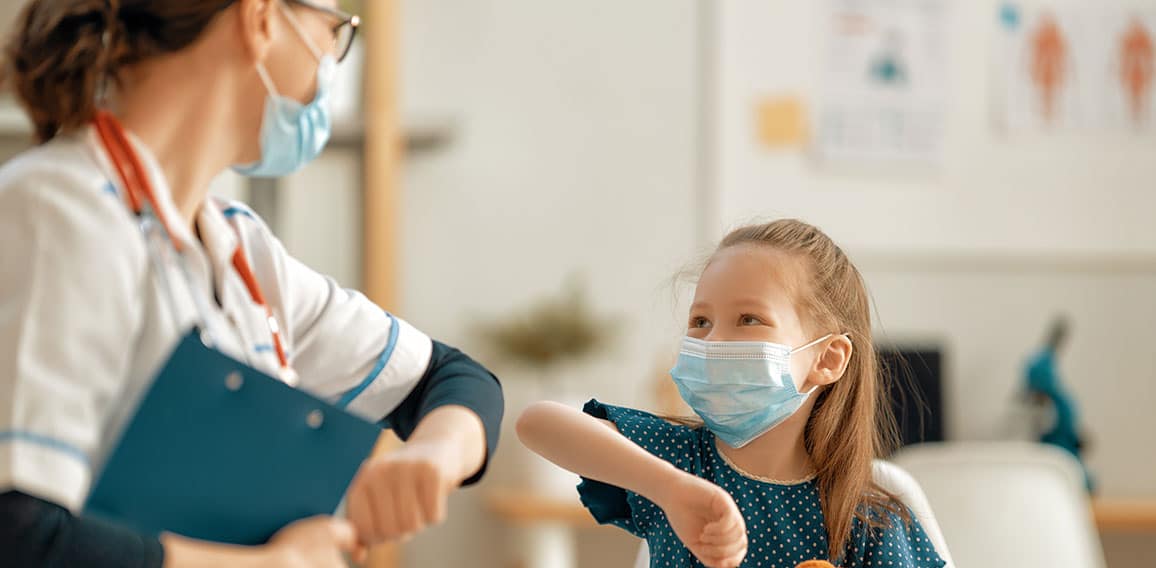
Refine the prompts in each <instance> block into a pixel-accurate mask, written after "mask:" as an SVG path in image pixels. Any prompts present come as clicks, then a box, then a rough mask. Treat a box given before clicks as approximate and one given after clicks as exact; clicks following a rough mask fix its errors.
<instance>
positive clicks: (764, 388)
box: [670, 334, 832, 448]
mask: <svg viewBox="0 0 1156 568" xmlns="http://www.w3.org/2000/svg"><path fill="white" fill-rule="evenodd" d="M831 335H832V334H827V335H825V336H823V337H820V338H819V339H816V340H815V341H812V342H810V343H808V344H806V345H803V346H802V347H799V348H796V349H791V348H790V347H788V346H786V345H780V344H778V343H767V342H762V341H704V340H702V339H696V338H693V337H686V338H684V339H683V340H682V348H681V349H680V350H679V354H678V362H677V363H675V365H674V368H673V369H671V371H670V376H671V377H672V378H673V379H674V383H675V384H676V385H677V386H678V391H679V393H681V394H682V399H683V400H685V401H686V403H687V404H689V405H690V407H691V408H692V409H693V410H694V412H695V413H696V414H698V415H699V417H700V418H702V420H703V422H704V423H706V427H707V428H710V431H711V432H713V433H714V435H715V436H718V437H719V439H721V440H722V441H724V442H726V443H727V444H728V445H729V446H731V447H733V448H741V447H743V446H745V445H747V444H749V443H750V442H751V441H752V440H754V439H755V438H758V437H759V436H761V435H763V434H765V433H767V432H769V431H770V430H771V429H773V428H774V427H775V426H778V425H779V424H782V423H783V421H785V420H786V419H787V418H790V417H791V415H793V414H794V413H795V412H797V411H798V410H799V407H801V406H802V405H803V403H804V402H805V401H806V400H807V397H809V396H811V393H813V392H815V388H817V387H814V388H811V389H810V390H808V391H807V392H805V393H800V392H799V391H798V389H797V388H796V387H795V380H794V379H793V378H792V377H791V355H793V354H795V353H798V352H800V351H802V350H804V349H808V348H810V347H813V346H815V345H818V344H819V343H822V342H823V341H825V340H826V339H827V338H829V337H831Z"/></svg>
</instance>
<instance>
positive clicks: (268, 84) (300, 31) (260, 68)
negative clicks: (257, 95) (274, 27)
mask: <svg viewBox="0 0 1156 568" xmlns="http://www.w3.org/2000/svg"><path fill="white" fill-rule="evenodd" d="M278 5H279V6H280V7H281V12H282V13H284V14H285V19H286V20H288V21H289V27H291V28H293V31H294V32H295V33H296V34H297V37H299V38H301V42H302V43H304V44H305V48H306V49H308V50H309V53H312V54H313V57H315V58H317V61H318V63H320V62H321V60H322V59H324V58H325V54H324V53H322V52H321V50H320V49H318V48H317V46H316V45H314V44H313V40H311V39H309V35H308V34H306V33H305V29H304V28H303V27H302V26H301V22H299V21H297V16H294V15H293V11H292V10H290V9H289V8H288V7H287V6H285V4H284V3H278ZM257 75H259V76H260V77H261V82H262V83H264V84H265V89H266V90H267V91H269V94H270V95H273V96H274V97H280V96H281V93H280V92H279V91H278V90H277V86H276V85H274V84H273V78H272V77H270V76H269V70H268V69H266V68H265V62H263V61H260V62H258V63H257Z"/></svg>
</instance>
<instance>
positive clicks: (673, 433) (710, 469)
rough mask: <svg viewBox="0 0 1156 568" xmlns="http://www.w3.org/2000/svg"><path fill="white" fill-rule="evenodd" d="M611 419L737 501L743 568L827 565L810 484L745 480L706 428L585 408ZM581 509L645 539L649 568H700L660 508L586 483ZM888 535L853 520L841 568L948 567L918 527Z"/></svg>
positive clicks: (903, 526) (892, 529)
mask: <svg viewBox="0 0 1156 568" xmlns="http://www.w3.org/2000/svg"><path fill="white" fill-rule="evenodd" d="M584 410H585V412H586V413H587V414H590V415H592V416H595V417H597V418H602V419H605V420H609V421H611V422H613V423H614V424H616V425H617V426H618V430H619V431H620V432H622V434H623V435H624V436H626V437H627V438H628V439H630V440H631V441H633V442H634V443H636V444H638V445H640V446H642V447H643V448H645V449H646V450H647V451H648V452H650V453H652V454H654V455H656V456H658V457H660V458H662V459H664V460H666V461H668V462H670V463H672V464H674V465H675V466H676V467H678V468H679V469H681V470H683V471H686V472H688V473H691V474H694V475H697V476H699V477H701V478H703V479H708V480H710V481H711V482H713V483H715V484H716V485H718V486H720V487H722V488H723V489H726V490H727V491H728V492H730V494H731V496H732V497H734V500H735V502H736V503H737V504H738V506H739V509H740V510H741V511H742V513H743V518H744V519H745V520H746V523H747V532H748V540H749V547H748V550H747V557H746V559H745V560H744V561H743V564H742V568H794V567H795V566H796V565H797V564H799V563H801V562H804V561H807V560H828V561H832V560H831V559H830V558H828V551H827V530H826V527H825V525H824V524H823V511H822V509H821V508H820V506H819V490H818V487H817V486H816V484H815V482H814V481H813V480H807V481H801V482H798V483H796V484H793V485H784V484H779V483H774V482H771V481H767V480H759V479H755V478H753V477H748V476H746V475H744V474H742V473H740V472H739V471H736V469H735V468H734V467H733V466H731V465H730V464H729V463H728V461H727V460H726V459H725V458H724V457H723V455H722V454H720V453H719V452H718V449H717V447H716V446H715V439H714V435H713V434H711V432H710V430H708V429H706V428H690V427H686V426H679V425H676V424H671V423H670V422H667V421H666V420H663V419H661V418H659V417H657V416H655V415H653V414H649V413H646V412H642V411H640V410H633V409H629V408H621V407H616V406H610V405H606V404H602V403H600V402H598V401H596V400H591V401H590V402H588V403H587V404H586V406H585V408H584ZM578 493H579V495H580V496H581V498H582V503H583V504H584V505H585V506H586V508H587V509H588V510H589V511H590V513H591V514H592V515H593V516H594V518H595V519H596V520H597V521H598V522H599V523H602V524H612V525H615V526H618V527H621V528H623V529H626V530H627V531H629V532H630V533H631V534H634V535H635V536H637V537H639V538H643V539H646V541H647V544H648V545H649V547H650V558H651V560H650V565H651V567H652V568H667V567H684V566H702V564H701V563H700V562H698V561H697V560H696V559H695V557H694V555H693V554H691V552H690V550H688V549H687V548H686V547H685V546H683V545H682V542H681V541H679V539H678V537H677V536H675V534H674V531H673V530H672V529H671V528H670V524H669V523H667V522H666V515H665V514H664V513H663V511H662V509H659V508H658V506H657V505H655V504H654V503H652V502H650V501H648V500H647V499H645V498H643V497H642V496H640V495H638V494H636V493H633V492H630V491H626V490H624V489H621V488H619V487H614V486H612V485H607V484H605V483H601V482H598V481H594V480H589V479H584V480H583V481H582V483H581V484H580V485H579V486H578ZM890 514H891V516H892V517H893V518H892V519H891V521H892V522H891V523H889V526H888V527H887V528H869V527H867V526H866V525H865V524H864V523H863V522H861V521H859V520H856V521H855V522H854V523H853V525H852V529H851V538H850V539H849V540H848V544H847V548H846V550H845V552H844V555H843V559H842V562H841V564H840V566H841V567H842V568H860V567H861V568H940V567H942V566H944V565H945V562H944V561H943V559H941V558H940V557H939V554H937V553H936V552H935V548H934V547H933V546H932V544H931V541H930V540H929V539H928V537H927V534H926V533H925V532H924V531H923V528H922V527H921V526H920V525H919V522H918V521H917V520H914V519H913V520H912V522H911V523H910V524H908V523H905V522H904V521H903V520H902V519H901V518H899V517H898V515H895V514H894V513H890Z"/></svg>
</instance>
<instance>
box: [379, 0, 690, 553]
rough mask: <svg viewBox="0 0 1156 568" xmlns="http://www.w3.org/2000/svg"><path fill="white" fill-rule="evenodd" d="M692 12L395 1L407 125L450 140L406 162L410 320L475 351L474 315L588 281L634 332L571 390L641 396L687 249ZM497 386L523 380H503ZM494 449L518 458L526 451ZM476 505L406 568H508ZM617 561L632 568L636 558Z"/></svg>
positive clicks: (684, 4)
mask: <svg viewBox="0 0 1156 568" xmlns="http://www.w3.org/2000/svg"><path fill="white" fill-rule="evenodd" d="M694 9H695V8H694V3H693V2H692V1H691V0H638V1H633V2H618V1H613V0H588V1H585V2H571V1H566V0H477V1H472V2H461V1H460V0H409V1H406V2H403V3H402V22H401V29H402V31H403V36H404V41H403V44H402V45H403V48H404V49H403V51H404V57H403V77H402V79H403V80H402V85H403V89H404V91H403V95H404V96H403V100H404V107H405V109H406V111H407V114H412V115H438V116H445V115H448V116H449V117H451V118H452V119H454V121H455V122H456V124H457V133H458V137H457V139H456V140H455V141H454V143H453V145H452V146H451V147H449V148H447V149H445V150H443V151H441V152H440V153H435V154H431V155H422V156H420V157H416V158H414V159H413V160H410V161H408V162H407V163H406V173H405V178H404V180H405V184H404V187H405V193H404V196H403V201H404V215H403V216H402V219H403V220H402V224H403V226H402V235H403V240H404V250H403V252H404V254H403V266H404V270H403V281H402V285H403V286H402V287H403V289H402V299H403V301H402V310H401V312H402V315H403V316H405V317H407V318H409V319H411V320H412V321H413V322H414V323H415V324H417V325H418V326H420V327H421V328H423V329H425V330H428V331H429V332H430V333H431V334H433V335H434V336H435V337H439V338H442V339H445V340H448V341H450V342H455V343H460V344H462V346H463V347H466V348H469V347H471V346H474V345H475V342H474V341H473V340H472V338H471V337H470V336H469V334H468V331H467V329H468V326H469V325H470V324H471V323H472V322H474V321H477V318H480V317H487V316H495V315H500V314H503V313H507V312H508V311H509V310H512V309H518V308H520V307H522V306H524V305H525V304H526V303H527V302H529V301H532V300H534V299H536V298H538V297H540V296H541V295H544V294H549V293H553V292H554V291H556V290H557V289H558V288H559V287H560V286H561V284H562V282H563V280H564V279H565V277H566V276H567V275H568V274H570V273H572V272H575V271H581V272H583V273H584V274H585V276H586V277H587V278H588V281H589V283H590V286H591V289H592V292H593V294H592V297H593V298H595V301H596V304H597V305H596V307H597V309H599V310H600V311H603V312H609V313H620V314H622V315H623V316H625V319H626V325H625V328H624V329H623V330H622V335H621V341H620V343H619V347H618V349H616V351H615V353H614V354H613V355H612V356H611V358H610V359H609V360H608V361H607V362H605V364H603V365H600V366H599V368H600V369H608V371H607V372H605V373H604V374H602V375H601V376H590V377H588V383H587V384H585V385H580V386H579V387H578V388H577V390H580V391H581V394H584V395H587V396H595V395H597V396H600V397H604V398H608V399H610V400H620V401H635V400H637V399H639V398H641V396H642V395H643V389H644V388H645V385H643V383H642V380H643V379H645V378H649V377H651V376H652V370H653V365H654V363H655V356H656V353H657V352H658V351H659V350H664V349H670V348H673V347H674V346H675V343H674V339H675V338H676V337H677V335H678V327H677V324H676V323H675V322H676V321H677V320H676V317H677V319H681V316H675V315H674V310H673V309H672V307H671V301H670V295H669V294H668V293H667V290H666V288H664V283H665V281H666V279H668V278H669V277H670V276H671V275H672V274H673V273H674V272H675V271H676V270H677V269H678V268H679V267H680V265H681V263H683V262H684V261H685V260H686V259H687V258H688V257H689V255H690V253H691V251H692V249H693V246H694V244H693V243H694V239H695V231H696V223H695V222H696V219H695V214H694V209H693V203H694V199H695V198H694V194H693V187H692V183H693V179H694V170H693V167H694V163H695V145H694V142H695V141H694V139H693V128H694V126H695V120H696V119H695V116H696V108H695V101H694V93H695V91H696V88H697V81H696V78H695V68H694V61H695V52H694V49H695V23H694V19H693V16H694ZM507 388H508V389H510V390H511V391H514V390H517V389H518V388H519V381H517V380H515V377H507ZM512 394H513V393H512ZM514 396H515V397H516V395H514ZM503 443H504V449H503V452H504V453H506V454H510V453H511V452H512V451H513V449H514V447H515V446H516V445H517V443H518V442H517V441H516V440H515V439H514V438H513V437H512V436H508V437H507V438H506V439H505V440H504V442H503ZM500 483H502V480H501V479H500V476H499V477H494V478H491V479H490V480H488V481H487V486H488V487H492V486H495V485H498V484H500ZM485 490H486V489H485V487H483V488H479V489H478V490H476V491H468V492H466V493H465V494H463V495H461V496H459V497H457V498H455V501H454V505H453V510H452V511H451V516H450V521H449V524H448V525H447V526H446V527H444V528H443V529H441V530H438V531H433V532H431V533H429V534H427V535H423V536H422V537H420V538H419V539H418V540H417V541H416V542H415V543H414V544H413V545H411V546H409V547H407V550H406V555H407V565H409V566H481V567H486V566H495V567H496V566H500V565H505V564H504V563H503V562H502V559H501V558H500V557H498V556H497V555H493V554H484V555H479V554H478V551H479V550H491V551H492V550H501V549H502V547H501V546H500V544H501V543H503V542H506V543H509V544H510V545H511V546H512V541H504V540H502V539H504V538H506V537H507V536H509V535H506V534H504V533H503V532H502V531H501V530H500V526H499V525H497V523H496V522H494V520H493V519H492V518H491V517H488V516H486V515H485V514H484V513H483V512H482V511H480V510H479V508H478V507H477V503H478V497H479V494H480V493H482V492H484V491H485ZM620 532H621V531H618V532H614V531H611V533H610V534H611V535H615V536H620V535H619V533H620ZM611 538H613V537H611ZM447 542H452V543H454V545H453V546H452V547H447V546H445V543H447ZM617 542H620V543H621V542H622V541H621V540H619V541H617ZM626 542H629V539H627V541H626ZM617 556H621V557H622V565H627V564H628V563H629V558H630V555H629V551H628V550H627V551H626V552H624V553H622V554H619V555H617ZM613 560H614V558H610V559H609V560H608V562H611V564H609V565H613V563H612V562H613Z"/></svg>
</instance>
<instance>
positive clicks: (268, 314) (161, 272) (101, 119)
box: [93, 110, 297, 386]
mask: <svg viewBox="0 0 1156 568" xmlns="http://www.w3.org/2000/svg"><path fill="white" fill-rule="evenodd" d="M93 124H94V126H95V130H96V134H97V136H98V138H99V139H100V142H101V144H102V145H103V146H104V150H105V153H106V154H107V155H108V158H109V161H110V162H112V166H113V168H114V169H115V170H116V174H117V176H118V177H120V181H121V185H122V187H123V188H124V193H125V196H126V198H127V200H128V207H129V209H130V210H131V211H132V212H133V213H134V214H135V215H136V216H137V217H138V219H140V230H141V232H142V233H144V235H145V238H146V242H147V243H153V242H155V239H152V238H151V237H150V236H151V235H153V234H156V233H159V234H160V235H161V237H162V238H163V241H164V243H165V244H167V245H168V248H170V249H171V250H172V251H173V252H174V253H175V254H176V256H177V259H178V263H177V264H178V265H180V269H181V271H182V272H183V273H184V275H185V278H186V280H187V281H188V282H189V283H190V284H189V287H190V290H191V291H192V285H191V281H192V277H191V276H190V272H189V270H188V268H187V264H186V262H187V260H186V259H185V257H184V251H183V244H182V243H181V241H180V240H179V239H176V238H174V237H173V234H174V233H173V231H172V229H171V227H170V226H169V224H168V220H167V219H165V217H164V216H163V215H160V214H159V213H158V212H159V211H160V207H159V205H158V202H157V198H156V193H155V192H154V191H153V187H152V182H151V180H150V178H149V176H148V170H146V169H145V168H144V166H143V165H142V164H141V160H140V157H139V156H138V155H137V153H136V151H135V150H134V148H133V146H132V144H131V142H130V141H129V139H128V135H127V133H126V132H125V130H124V127H123V126H122V125H121V124H120V121H118V120H117V119H116V117H114V116H113V115H112V113H110V112H108V111H105V110H100V111H97V113H96V117H95V118H94V119H93ZM158 229H159V231H158ZM149 257H150V258H151V259H152V260H153V262H154V264H155V267H156V272H157V274H158V278H160V279H161V280H162V282H161V284H162V287H163V288H164V289H165V290H166V294H168V301H169V303H170V304H171V305H172V306H173V308H174V310H175V309H176V301H175V298H173V296H172V293H173V292H172V287H171V286H170V285H169V282H168V277H167V272H166V270H165V269H164V266H163V264H162V263H161V262H160V258H159V257H160V251H157V250H154V247H153V246H150V250H149ZM233 268H234V269H235V270H236V271H237V274H238V275H240V277H241V280H242V281H244V283H245V287H246V288H247V289H248V291H249V296H250V298H252V300H253V302H254V303H255V304H257V305H258V306H259V307H261V308H262V309H264V311H265V322H266V324H267V325H268V327H269V335H270V336H271V337H272V343H273V350H274V352H275V353H276V355H277V361H278V363H280V365H281V368H280V378H281V380H282V381H284V382H285V383H288V384H289V385H290V386H296V384H297V375H296V373H294V372H293V369H292V368H291V367H290V366H289V359H288V357H287V356H286V355H285V343H284V341H282V337H281V327H280V325H278V323H277V318H275V317H274V316H273V310H272V309H270V308H269V305H268V303H267V302H266V301H265V294H264V293H262V291H261V286H260V284H259V283H258V282H257V278H256V276H254V274H253V269H252V267H251V266H250V264H249V260H248V258H246V257H245V253H244V251H243V250H242V248H241V246H240V244H238V245H237V249H236V250H235V251H234V252H233ZM191 295H192V297H193V302H194V304H195V305H196V309H197V312H198V315H199V316H200V318H201V321H202V322H203V325H202V326H201V330H200V331H201V340H202V341H203V342H204V343H205V344H206V346H209V347H212V346H213V345H214V344H215V340H214V339H213V335H212V332H211V331H210V326H209V321H210V320H209V318H208V314H209V307H208V305H207V304H206V302H205V298H204V297H203V295H202V294H197V293H195V291H193V293H192V294H191ZM175 313H177V312H176V311H174V314H175Z"/></svg>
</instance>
